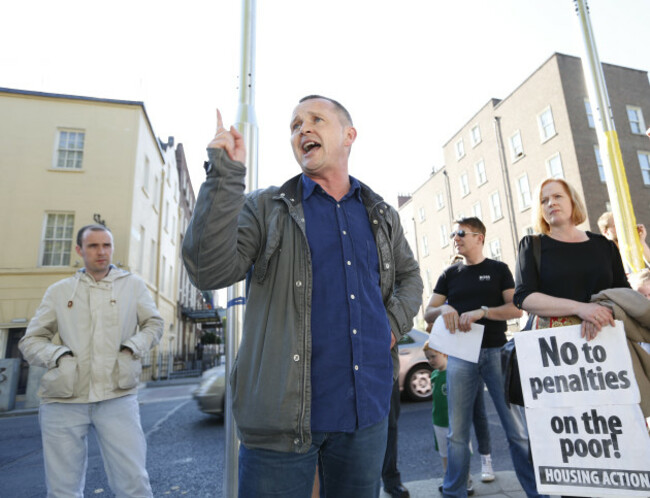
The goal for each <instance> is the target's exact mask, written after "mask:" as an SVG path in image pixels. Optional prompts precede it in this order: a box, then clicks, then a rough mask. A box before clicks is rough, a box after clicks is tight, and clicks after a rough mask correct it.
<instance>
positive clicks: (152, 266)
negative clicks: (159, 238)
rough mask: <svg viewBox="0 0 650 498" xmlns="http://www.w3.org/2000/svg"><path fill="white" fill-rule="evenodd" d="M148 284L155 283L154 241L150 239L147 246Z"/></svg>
mask: <svg viewBox="0 0 650 498" xmlns="http://www.w3.org/2000/svg"><path fill="white" fill-rule="evenodd" d="M149 282H151V283H152V284H154V283H155V282H156V241H155V240H154V239H151V244H149Z"/></svg>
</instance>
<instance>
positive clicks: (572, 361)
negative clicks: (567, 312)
mask: <svg viewBox="0 0 650 498" xmlns="http://www.w3.org/2000/svg"><path fill="white" fill-rule="evenodd" d="M515 345H516V347H517V358H518V359H519V372H520V375H521V387H522V390H523V393H524V404H525V405H526V406H528V407H537V406H575V405H578V404H586V405H600V404H623V403H639V401H640V399H641V398H640V394H639V388H638V386H637V384H636V381H635V380H634V372H633V371H632V360H631V359H630V353H629V351H628V349H627V342H626V339H625V331H624V329H623V324H622V322H620V321H616V327H612V326H607V327H603V330H602V331H601V332H600V333H599V334H598V336H597V337H596V338H595V339H593V340H592V341H586V340H585V339H582V338H581V337H580V325H571V326H568V327H557V328H552V329H540V330H531V331H527V332H525V333H517V334H515Z"/></svg>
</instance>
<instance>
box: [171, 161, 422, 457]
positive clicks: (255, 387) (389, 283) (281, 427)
mask: <svg viewBox="0 0 650 498" xmlns="http://www.w3.org/2000/svg"><path fill="white" fill-rule="evenodd" d="M208 155H209V159H210V163H209V165H208V168H207V169H208V175H207V178H206V181H205V182H204V183H203V185H202V186H201V189H200V191H199V196H198V199H197V203H196V207H195V210H194V214H193V216H192V220H191V221H190V224H189V226H188V229H187V233H186V235H185V239H184V241H183V257H184V260H185V266H186V267H187V271H188V273H189V275H190V279H191V280H192V282H193V283H194V285H196V286H197V287H198V288H199V289H204V290H205V289H219V288H222V287H226V286H228V285H231V284H233V283H235V282H238V281H240V280H242V279H243V278H244V277H245V276H246V273H247V272H248V271H249V270H251V269H252V273H251V281H250V288H249V291H248V296H247V303H246V313H245V318H244V330H243V334H242V342H241V345H240V348H239V353H238V355H237V359H236V361H235V364H234V366H233V372H232V375H231V378H230V383H231V386H232V393H233V403H232V404H233V415H234V416H235V420H236V422H237V427H238V431H239V436H240V439H241V442H242V443H243V444H245V445H246V446H248V447H255V448H266V449H272V450H276V451H295V452H301V453H302V452H306V451H307V450H308V449H309V446H310V444H311V432H310V426H311V422H310V417H311V412H310V410H311V318H310V317H311V307H312V301H311V292H312V271H311V255H310V251H309V244H308V242H307V235H306V232H305V218H304V214H303V209H302V204H301V199H302V194H301V189H302V182H301V180H300V175H298V176H296V177H294V178H292V179H291V180H289V181H288V182H286V183H285V184H284V185H282V186H281V187H279V188H278V187H269V188H267V189H263V190H258V191H255V192H252V193H250V194H244V177H245V173H246V168H245V167H244V165H243V164H242V163H240V162H237V161H232V160H230V158H229V157H228V155H227V154H226V153H225V152H224V151H223V150H221V149H208ZM361 192H362V193H361V197H362V200H363V203H364V205H365V206H366V209H367V210H368V217H369V219H370V223H371V227H372V229H373V232H374V235H375V240H376V243H377V252H378V255H379V264H380V267H381V268H380V276H381V290H382V296H383V299H384V305H385V306H386V314H387V316H388V320H389V322H390V325H391V328H392V331H393V333H394V334H395V336H396V338H397V339H398V340H399V339H400V338H401V337H402V335H404V334H405V333H406V332H408V331H409V330H410V329H411V327H412V320H413V317H414V316H415V314H416V313H417V310H418V308H419V306H420V304H421V299H422V279H421V278H420V271H419V267H418V264H417V262H416V261H415V259H414V258H413V253H412V252H411V249H410V248H409V245H408V243H407V242H406V239H405V238H404V233H403V231H402V227H401V224H400V221H399V216H398V214H397V212H396V211H395V210H394V209H393V208H391V207H390V206H388V205H387V204H386V203H385V202H384V201H383V200H382V198H381V197H379V196H378V195H377V194H375V193H374V192H372V191H371V190H370V189H369V188H368V187H367V186H365V185H363V184H362V185H361ZM313 305H314V306H318V305H319V303H313ZM332 312H333V313H336V310H332ZM394 349H396V348H394ZM393 353H394V354H393V363H394V366H395V368H397V367H398V361H397V357H396V354H395V351H393Z"/></svg>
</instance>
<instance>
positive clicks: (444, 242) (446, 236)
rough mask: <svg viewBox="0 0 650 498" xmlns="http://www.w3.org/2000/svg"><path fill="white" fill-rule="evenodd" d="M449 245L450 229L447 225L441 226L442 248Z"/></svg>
mask: <svg viewBox="0 0 650 498" xmlns="http://www.w3.org/2000/svg"><path fill="white" fill-rule="evenodd" d="M448 245H449V229H448V228H447V225H444V224H443V225H440V247H443V248H444V247H447V246H448Z"/></svg>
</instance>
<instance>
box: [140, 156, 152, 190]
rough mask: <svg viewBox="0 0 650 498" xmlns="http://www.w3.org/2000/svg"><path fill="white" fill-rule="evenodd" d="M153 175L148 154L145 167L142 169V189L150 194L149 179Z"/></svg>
mask: <svg viewBox="0 0 650 498" xmlns="http://www.w3.org/2000/svg"><path fill="white" fill-rule="evenodd" d="M150 176H151V161H149V158H148V157H147V156H144V168H143V171H142V190H144V193H145V194H147V195H149V181H150V180H151V179H150Z"/></svg>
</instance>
